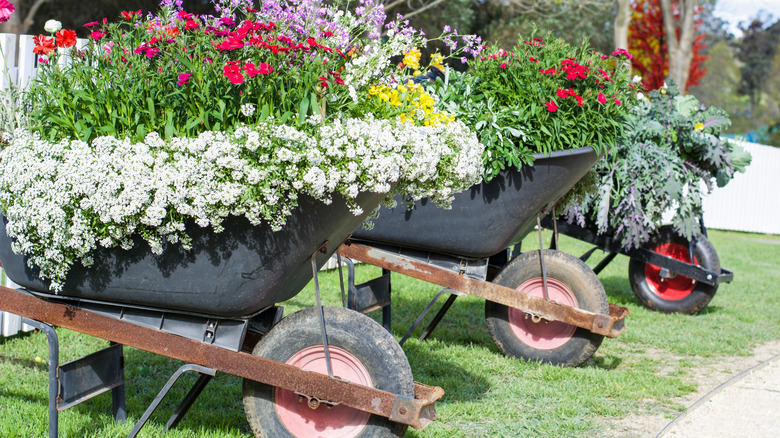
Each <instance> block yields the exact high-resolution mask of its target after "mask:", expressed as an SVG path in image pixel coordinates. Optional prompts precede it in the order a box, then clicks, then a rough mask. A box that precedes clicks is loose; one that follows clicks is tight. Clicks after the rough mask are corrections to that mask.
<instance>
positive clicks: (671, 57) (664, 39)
mask: <svg viewBox="0 0 780 438" xmlns="http://www.w3.org/2000/svg"><path fill="white" fill-rule="evenodd" d="M664 1H667V0H634V1H633V2H632V4H631V8H632V16H631V23H630V25H629V34H628V35H629V36H628V38H629V43H628V45H629V48H630V51H631V53H632V54H633V55H634V58H633V67H634V69H636V71H637V72H638V73H639V74H640V75H641V76H642V78H643V82H644V84H645V87H646V88H647V89H649V90H653V89H657V88H659V87H661V86H662V85H663V83H664V82H665V81H666V78H667V77H671V78H672V79H673V80H675V82H677V81H682V82H677V83H678V84H684V85H685V87H684V89H685V90H687V89H688V87H690V86H693V85H697V84H698V81H699V80H700V79H701V78H702V77H703V76H704V74H706V70H705V69H704V67H703V63H704V61H705V60H706V59H707V58H706V56H705V55H703V54H702V53H701V51H702V50H703V49H704V38H705V37H706V35H705V34H703V33H701V32H699V31H698V29H699V27H700V26H701V25H702V19H701V18H700V17H699V16H698V15H699V13H700V11H701V10H702V8H704V7H705V6H703V5H702V6H697V8H696V10H695V11H694V14H693V15H691V19H692V20H693V21H692V22H690V25H691V26H692V29H693V30H692V32H693V34H694V35H695V36H694V37H693V39H691V40H690V42H688V39H687V38H686V39H682V38H680V39H678V38H677V37H674V38H673V39H672V40H673V42H672V46H673V47H676V49H675V50H674V51H672V52H670V51H669V47H670V46H669V41H670V38H669V33H670V32H669V26H667V24H666V23H667V22H671V27H672V29H673V30H674V32H672V34H673V35H677V34H678V33H679V34H680V35H682V34H683V33H684V30H683V29H682V27H684V26H688V25H689V21H688V20H687V19H685V20H683V19H682V18H679V17H682V15H680V14H679V13H678V14H674V13H672V14H671V15H672V19H671V20H669V19H668V15H667V14H665V13H664V7H663V2H664ZM669 1H671V2H672V8H674V6H675V4H676V3H675V2H677V1H680V0H669ZM675 17H678V18H675ZM686 51H688V52H690V60H687V57H688V56H689V55H686V54H685V53H684V52H686ZM680 58H682V59H680ZM686 63H687V65H688V68H687V72H686V73H685V74H680V72H679V71H676V70H672V68H674V69H679V68H681V67H680V66H681V65H686ZM681 88H683V87H681Z"/></svg>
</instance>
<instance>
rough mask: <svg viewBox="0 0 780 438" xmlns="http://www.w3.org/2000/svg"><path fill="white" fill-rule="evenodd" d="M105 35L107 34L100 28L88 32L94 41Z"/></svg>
mask: <svg viewBox="0 0 780 438" xmlns="http://www.w3.org/2000/svg"><path fill="white" fill-rule="evenodd" d="M106 35H108V34H107V33H106V32H103V31H102V30H95V31H93V32H92V33H91V34H89V36H90V38H92V39H93V40H95V41H97V40H99V39H101V38H103V37H104V36H106Z"/></svg>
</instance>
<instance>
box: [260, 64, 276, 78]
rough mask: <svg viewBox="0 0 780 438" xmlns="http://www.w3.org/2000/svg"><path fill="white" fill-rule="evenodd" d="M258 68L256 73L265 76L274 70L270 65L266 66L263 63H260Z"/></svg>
mask: <svg viewBox="0 0 780 438" xmlns="http://www.w3.org/2000/svg"><path fill="white" fill-rule="evenodd" d="M259 67H260V68H259V69H258V71H259V72H260V74H261V75H267V74H268V73H271V72H272V71H274V68H273V67H272V66H271V65H270V64H266V63H264V62H261V63H260V65H259Z"/></svg>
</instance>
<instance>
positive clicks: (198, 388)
mask: <svg viewBox="0 0 780 438" xmlns="http://www.w3.org/2000/svg"><path fill="white" fill-rule="evenodd" d="M213 378H214V375H213V374H201V375H200V377H198V380H197V381H196V382H195V384H194V385H193V386H192V388H191V389H190V392H188V393H187V395H186V396H185V397H184V400H182V401H181V404H180V405H179V407H178V408H176V411H174V413H173V415H171V418H170V419H169V420H168V422H167V423H166V424H165V429H163V430H164V431H167V430H168V429H173V428H174V427H176V426H178V424H179V422H180V421H181V420H182V418H184V416H185V415H187V412H188V411H189V410H190V408H191V407H192V404H193V403H195V400H197V398H198V396H199V395H200V393H201V392H203V389H204V388H205V387H206V385H207V384H208V383H209V382H210V381H211V379H213Z"/></svg>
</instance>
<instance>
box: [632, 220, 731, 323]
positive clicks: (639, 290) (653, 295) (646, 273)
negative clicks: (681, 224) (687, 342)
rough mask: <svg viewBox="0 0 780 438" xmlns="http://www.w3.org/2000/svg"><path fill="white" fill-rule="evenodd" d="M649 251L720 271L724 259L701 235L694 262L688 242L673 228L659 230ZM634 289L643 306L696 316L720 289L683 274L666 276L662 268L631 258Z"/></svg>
mask: <svg viewBox="0 0 780 438" xmlns="http://www.w3.org/2000/svg"><path fill="white" fill-rule="evenodd" d="M645 248H647V249H649V250H651V251H655V252H657V253H659V254H661V255H665V256H667V257H671V258H673V259H676V260H679V261H681V262H685V263H691V264H693V265H697V266H701V267H703V268H705V269H707V270H709V271H714V272H720V260H719V258H718V253H717V251H715V247H713V246H712V243H710V241H709V240H708V239H707V238H706V237H704V236H703V235H702V236H698V237H697V238H696V241H695V242H694V245H693V262H691V255H690V250H689V248H688V239H686V238H684V237H681V236H679V235H678V234H677V233H676V232H675V231H674V228H673V227H671V226H668V225H666V226H663V227H661V228H659V229H658V233H656V234H655V235H654V236H653V237H652V238H651V239H650V241H649V242H648V243H647V244H646V245H645ZM628 279H629V282H630V283H631V289H632V290H633V291H634V295H636V297H637V299H638V300H639V301H640V302H641V303H642V305H643V306H645V307H647V308H648V309H651V310H658V311H660V312H666V313H674V312H677V313H685V314H688V315H693V314H696V313H698V312H699V311H701V309H703V308H704V307H706V306H707V304H708V303H709V302H710V300H712V297H714V296H715V292H717V290H718V286H712V285H709V284H705V283H701V282H697V281H696V280H693V279H691V278H689V277H686V276H683V275H674V274H671V275H667V274H664V273H663V272H662V270H661V268H659V267H658V266H655V265H651V264H648V263H644V262H642V261H639V260H635V259H631V261H630V262H629V264H628Z"/></svg>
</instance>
